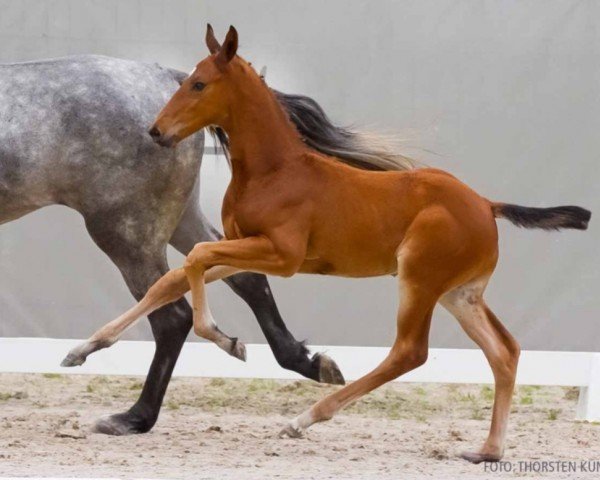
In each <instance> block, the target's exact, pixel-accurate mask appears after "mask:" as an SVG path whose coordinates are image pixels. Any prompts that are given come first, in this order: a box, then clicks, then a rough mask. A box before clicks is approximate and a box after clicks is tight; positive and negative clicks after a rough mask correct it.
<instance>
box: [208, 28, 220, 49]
mask: <svg viewBox="0 0 600 480" xmlns="http://www.w3.org/2000/svg"><path fill="white" fill-rule="evenodd" d="M206 46H207V47H208V51H209V52H210V53H211V54H213V53H217V52H218V51H219V50H220V49H221V44H220V43H219V41H218V40H217V39H216V37H215V32H214V30H213V28H212V25H211V24H210V23H207V24H206Z"/></svg>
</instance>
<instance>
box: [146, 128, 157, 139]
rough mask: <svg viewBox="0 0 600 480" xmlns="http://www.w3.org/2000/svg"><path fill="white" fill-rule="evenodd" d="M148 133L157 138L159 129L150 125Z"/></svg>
mask: <svg viewBox="0 0 600 480" xmlns="http://www.w3.org/2000/svg"><path fill="white" fill-rule="evenodd" d="M148 133H149V134H150V136H151V137H152V138H153V139H154V140H158V139H159V138H160V130H159V129H158V128H156V127H152V128H151V129H150V131H149V132H148Z"/></svg>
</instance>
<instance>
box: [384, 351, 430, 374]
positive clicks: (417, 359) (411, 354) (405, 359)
mask: <svg viewBox="0 0 600 480" xmlns="http://www.w3.org/2000/svg"><path fill="white" fill-rule="evenodd" d="M427 356H428V348H427V347H426V346H421V345H417V344H406V345H403V346H401V347H400V348H398V349H397V350H396V351H394V352H392V355H391V356H390V361H389V375H390V377H391V378H397V377H399V376H400V375H403V374H404V373H407V372H410V371H411V370H414V369H415V368H419V367H420V366H421V365H423V364H424V363H425V362H426V361H427Z"/></svg>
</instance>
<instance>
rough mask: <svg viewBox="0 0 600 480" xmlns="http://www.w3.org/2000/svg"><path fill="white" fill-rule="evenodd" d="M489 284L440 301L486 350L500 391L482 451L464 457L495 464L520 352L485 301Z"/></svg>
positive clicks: (473, 285) (453, 293)
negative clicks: (484, 297)
mask: <svg viewBox="0 0 600 480" xmlns="http://www.w3.org/2000/svg"><path fill="white" fill-rule="evenodd" d="M486 283H487V278H485V279H482V280H476V281H473V282H470V283H468V284H466V285H463V286H461V287H459V288H456V289H454V290H452V291H451V292H449V293H447V294H446V295H444V296H443V297H442V298H441V299H440V303H441V304H442V305H443V306H444V307H445V308H446V309H447V310H448V311H449V312H450V313H452V315H454V316H455V317H456V319H457V320H458V321H459V323H460V325H461V326H462V327H463V329H464V330H465V332H466V333H467V335H469V337H471V339H472V340H473V341H474V342H475V343H477V345H479V347H480V348H481V349H482V350H483V353H484V354H485V356H486V358H487V360H488V362H489V364H490V366H491V367H492V371H493V373H494V380H495V384H496V391H495V395H494V409H493V412H492V425H491V428H490V432H489V435H488V438H487V440H486V441H485V443H484V444H483V447H482V448H481V449H480V450H479V451H477V452H464V453H462V454H461V456H462V457H463V458H464V459H466V460H469V461H470V462H473V463H480V462H495V461H499V460H500V459H501V458H502V455H503V451H504V439H505V436H506V427H507V424H508V415H509V413H510V404H511V400H512V394H513V390H514V385H515V377H516V374H517V363H518V360H519V351H520V350H519V344H518V343H517V341H516V340H515V339H514V338H513V337H512V336H511V334H510V333H509V332H508V331H507V330H506V328H504V326H503V325H502V324H501V323H500V321H499V320H498V318H496V316H495V315H494V313H493V312H492V311H491V310H490V309H489V308H488V307H487V305H486V304H485V302H484V301H483V298H482V294H483V290H484V288H485V285H486Z"/></svg>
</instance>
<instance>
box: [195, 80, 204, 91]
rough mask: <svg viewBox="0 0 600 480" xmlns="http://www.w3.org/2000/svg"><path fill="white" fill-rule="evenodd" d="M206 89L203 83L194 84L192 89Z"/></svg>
mask: <svg viewBox="0 0 600 480" xmlns="http://www.w3.org/2000/svg"><path fill="white" fill-rule="evenodd" d="M204 87H205V84H204V83H202V82H196V83H194V86H193V87H192V88H193V89H194V90H198V91H200V90H202V89H203V88H204Z"/></svg>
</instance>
